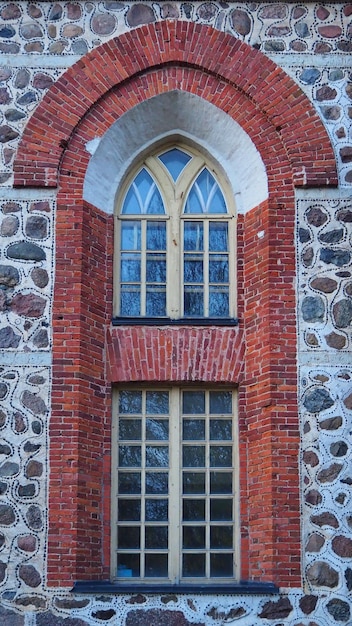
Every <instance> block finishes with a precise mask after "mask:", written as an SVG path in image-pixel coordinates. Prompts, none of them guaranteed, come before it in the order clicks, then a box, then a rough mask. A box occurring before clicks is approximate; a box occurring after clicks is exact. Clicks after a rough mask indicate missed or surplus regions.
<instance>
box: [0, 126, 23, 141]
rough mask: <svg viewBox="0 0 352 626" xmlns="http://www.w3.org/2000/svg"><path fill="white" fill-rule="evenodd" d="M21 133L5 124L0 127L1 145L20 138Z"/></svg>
mask: <svg viewBox="0 0 352 626" xmlns="http://www.w3.org/2000/svg"><path fill="white" fill-rule="evenodd" d="M18 135H19V133H18V132H17V131H16V130H14V129H13V128H11V126H8V125H7V124H3V126H0V143H7V142H8V141H12V140H13V139H16V138H17V137H18Z"/></svg>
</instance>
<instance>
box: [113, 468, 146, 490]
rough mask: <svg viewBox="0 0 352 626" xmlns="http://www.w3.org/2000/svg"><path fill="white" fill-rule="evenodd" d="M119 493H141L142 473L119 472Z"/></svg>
mask: <svg viewBox="0 0 352 626" xmlns="http://www.w3.org/2000/svg"><path fill="white" fill-rule="evenodd" d="M118 476H119V482H118V491H119V493H124V494H126V493H131V494H134V493H141V475H140V472H119V474H118Z"/></svg>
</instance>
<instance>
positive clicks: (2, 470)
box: [0, 461, 20, 477]
mask: <svg viewBox="0 0 352 626" xmlns="http://www.w3.org/2000/svg"><path fill="white" fill-rule="evenodd" d="M19 471H20V466H19V465H18V463H14V462H13V461H5V463H3V465H2V466H1V467H0V476H1V477H6V476H16V474H18V472H19Z"/></svg>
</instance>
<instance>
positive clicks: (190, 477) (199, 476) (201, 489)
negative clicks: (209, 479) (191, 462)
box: [183, 472, 205, 495]
mask: <svg viewBox="0 0 352 626" xmlns="http://www.w3.org/2000/svg"><path fill="white" fill-rule="evenodd" d="M183 493H184V494H186V495H187V494H192V493H205V473H204V472H183Z"/></svg>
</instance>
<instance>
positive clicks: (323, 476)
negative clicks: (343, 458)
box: [317, 463, 343, 483]
mask: <svg viewBox="0 0 352 626" xmlns="http://www.w3.org/2000/svg"><path fill="white" fill-rule="evenodd" d="M342 468H343V465H341V463H332V464H331V465H330V466H329V467H327V468H325V469H322V470H320V472H319V473H318V475H317V479H318V481H319V482H320V483H332V482H333V481H334V480H336V478H337V477H338V475H339V474H340V472H341V470H342Z"/></svg>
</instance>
